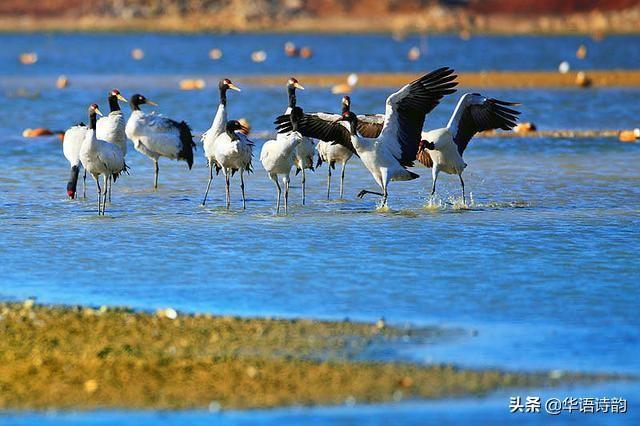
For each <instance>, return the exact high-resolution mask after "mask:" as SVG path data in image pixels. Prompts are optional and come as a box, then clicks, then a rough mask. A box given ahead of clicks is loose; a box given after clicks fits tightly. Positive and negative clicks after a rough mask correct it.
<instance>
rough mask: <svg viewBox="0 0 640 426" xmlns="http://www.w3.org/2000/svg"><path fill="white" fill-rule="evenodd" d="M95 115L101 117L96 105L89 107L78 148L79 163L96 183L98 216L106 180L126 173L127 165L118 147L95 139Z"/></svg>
mask: <svg viewBox="0 0 640 426" xmlns="http://www.w3.org/2000/svg"><path fill="white" fill-rule="evenodd" d="M97 114H99V115H102V114H101V113H100V110H99V109H98V105H96V104H92V105H90V106H89V128H88V130H87V132H86V134H85V140H84V142H83V143H82V147H81V148H80V161H81V162H82V166H83V167H84V169H85V170H86V171H87V172H88V173H89V174H91V176H93V179H94V180H95V181H96V186H97V188H98V214H102V215H104V211H105V206H106V199H107V187H106V184H107V179H108V178H110V177H111V178H113V181H114V182H115V181H116V179H118V177H119V176H120V174H121V173H122V172H126V171H127V165H126V164H125V162H124V153H123V152H122V150H121V149H120V147H119V146H117V145H116V144H112V143H109V142H107V141H104V140H101V139H98V138H97V137H96V122H97V120H96V115H97ZM100 175H102V176H103V177H104V184H105V188H104V194H103V193H102V191H101V188H100Z"/></svg>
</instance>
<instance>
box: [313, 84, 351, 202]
mask: <svg viewBox="0 0 640 426" xmlns="http://www.w3.org/2000/svg"><path fill="white" fill-rule="evenodd" d="M350 108H351V98H350V97H349V96H344V97H343V98H342V114H344V113H345V112H347V111H350ZM315 115H317V116H319V117H322V118H324V119H326V120H327V121H335V120H339V119H340V118H341V116H340V114H325V113H315ZM344 123H345V124H346V122H344ZM316 149H317V150H318V162H317V163H316V168H318V167H320V166H321V165H322V163H323V162H325V163H327V169H328V174H327V200H328V199H330V198H331V170H332V169H335V167H336V163H340V164H341V165H342V170H341V173H340V198H342V196H343V194H344V172H345V168H346V167H347V162H348V161H349V160H350V159H351V156H352V155H353V152H352V151H351V150H350V149H349V148H347V147H346V146H343V145H340V144H337V143H333V142H332V141H328V142H327V141H323V140H318V143H316Z"/></svg>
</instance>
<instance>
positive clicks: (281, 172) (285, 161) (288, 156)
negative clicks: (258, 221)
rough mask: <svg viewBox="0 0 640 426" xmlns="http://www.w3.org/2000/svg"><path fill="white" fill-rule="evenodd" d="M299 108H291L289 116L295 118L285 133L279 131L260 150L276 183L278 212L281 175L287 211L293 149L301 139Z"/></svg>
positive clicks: (263, 162)
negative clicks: (298, 118)
mask: <svg viewBox="0 0 640 426" xmlns="http://www.w3.org/2000/svg"><path fill="white" fill-rule="evenodd" d="M299 111H302V110H300V108H298V107H293V108H292V109H291V112H290V114H288V115H287V117H289V116H294V117H295V119H294V121H293V122H292V123H291V125H290V126H289V130H288V131H287V132H285V133H279V134H278V137H277V138H276V139H275V140H273V139H272V140H268V141H266V142H265V143H264V145H262V151H260V162H261V163H262V166H263V167H264V169H265V170H266V171H267V174H268V175H269V179H271V180H272V181H273V183H275V185H276V191H277V201H276V212H277V213H279V212H280V198H281V194H282V188H281V187H280V183H279V182H278V179H279V178H280V177H282V183H283V185H284V212H285V214H286V213H288V211H289V182H290V181H291V178H290V176H289V175H290V174H291V168H292V167H293V161H294V160H293V158H294V150H295V148H296V146H298V144H299V143H300V141H301V140H302V136H301V135H300V133H298V131H297V121H296V120H297V115H296V114H298V112H299Z"/></svg>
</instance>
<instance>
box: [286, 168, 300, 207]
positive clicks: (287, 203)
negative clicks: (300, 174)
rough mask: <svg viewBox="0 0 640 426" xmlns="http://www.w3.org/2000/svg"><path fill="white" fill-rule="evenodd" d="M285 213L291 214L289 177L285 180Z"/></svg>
mask: <svg viewBox="0 0 640 426" xmlns="http://www.w3.org/2000/svg"><path fill="white" fill-rule="evenodd" d="M302 170H304V169H302ZM284 214H289V179H287V180H285V182H284Z"/></svg>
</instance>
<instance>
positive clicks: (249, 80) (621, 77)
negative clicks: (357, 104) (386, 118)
mask: <svg viewBox="0 0 640 426" xmlns="http://www.w3.org/2000/svg"><path fill="white" fill-rule="evenodd" d="M457 74H458V82H459V85H458V87H482V88H500V87H512V88H562V87H577V84H576V78H577V74H578V72H568V73H566V74H561V73H559V72H552V71H551V72H550V71H483V72H460V73H457ZM586 76H587V77H588V78H589V79H590V81H591V86H593V87H638V86H640V70H598V71H588V72H586ZM418 77H420V74H417V73H361V74H360V73H359V74H358V87H400V86H403V85H405V84H407V82H409V81H413V80H415V79H416V78H418ZM288 78H289V76H286V75H262V76H255V77H254V76H247V77H242V78H238V79H237V80H238V81H242V82H243V83H244V84H255V85H274V86H275V85H280V84H282V82H283V81H286V80H287V79H288ZM296 78H298V80H300V81H303V82H304V84H305V85H316V86H333V85H336V84H344V83H345V82H346V80H347V74H302V75H296Z"/></svg>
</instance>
